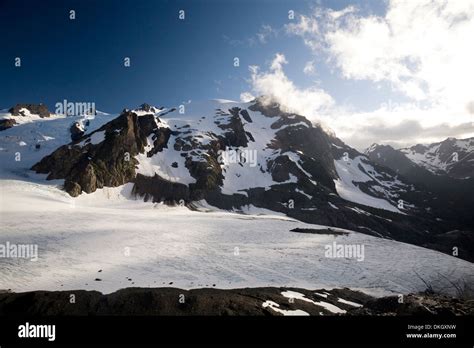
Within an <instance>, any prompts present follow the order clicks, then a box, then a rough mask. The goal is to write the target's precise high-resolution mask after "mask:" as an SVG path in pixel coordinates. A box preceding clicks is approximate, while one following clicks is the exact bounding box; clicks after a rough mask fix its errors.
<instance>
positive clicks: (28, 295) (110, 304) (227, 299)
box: [0, 279, 474, 317]
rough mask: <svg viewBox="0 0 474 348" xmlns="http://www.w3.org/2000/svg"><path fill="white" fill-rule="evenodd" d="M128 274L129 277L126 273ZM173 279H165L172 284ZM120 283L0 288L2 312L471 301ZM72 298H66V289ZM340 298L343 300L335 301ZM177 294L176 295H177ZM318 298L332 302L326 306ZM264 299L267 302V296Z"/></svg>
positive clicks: (197, 311) (227, 311)
mask: <svg viewBox="0 0 474 348" xmlns="http://www.w3.org/2000/svg"><path fill="white" fill-rule="evenodd" d="M129 280H131V279H129ZM172 283H173V282H169V284H172ZM212 286H213V288H204V289H192V290H183V289H178V288H126V289H122V290H118V291H116V292H113V293H111V294H107V295H103V294H101V293H99V292H97V291H84V290H74V291H73V292H72V291H51V292H49V291H35V292H24V293H11V292H0V315H2V316H9V317H11V316H16V317H19V316H30V317H37V316H52V315H59V316H63V315H68V316H76V315H99V316H101V315H132V316H136V315H145V316H148V315H172V316H180V315H219V316H221V315H225V316H227V315H232V316H240V315H252V316H255V315H265V316H274V315H276V316H280V315H282V314H281V313H279V312H278V311H276V310H274V309H273V308H272V306H264V303H266V301H272V302H275V303H277V304H278V305H279V307H277V308H278V309H281V310H285V311H295V310H300V311H304V312H306V313H308V314H310V315H325V316H334V315H420V314H421V315H473V314H474V303H473V301H467V300H461V299H456V298H451V297H447V296H440V295H427V294H410V295H406V296H404V301H403V303H399V302H398V297H383V298H374V297H372V296H369V295H366V294H364V293H362V292H359V291H353V290H350V289H347V288H346V289H333V290H325V289H319V290H307V289H300V288H272V287H267V288H245V289H229V290H222V289H215V288H214V286H215V284H213V285H212ZM285 291H295V292H298V293H300V294H302V295H304V297H305V298H306V299H307V300H310V301H312V302H308V301H304V300H301V299H298V298H293V299H290V298H288V297H285V296H284V295H283V294H282V293H284V292H285ZM71 293H74V295H75V298H76V302H75V304H74V305H73V306H71V304H70V294H71ZM341 299H342V300H344V301H349V302H350V303H347V302H341ZM181 300H182V301H181ZM321 301H324V302H325V303H329V304H331V305H333V306H336V307H337V308H338V309H339V310H338V312H339V313H334V312H332V311H329V310H328V309H327V308H326V307H325V306H324V304H319V303H320V302H321ZM267 303H268V302H267Z"/></svg>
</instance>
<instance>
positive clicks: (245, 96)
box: [240, 92, 255, 103]
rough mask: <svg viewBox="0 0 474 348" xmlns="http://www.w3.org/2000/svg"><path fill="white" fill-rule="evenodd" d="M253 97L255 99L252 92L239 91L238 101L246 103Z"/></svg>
mask: <svg viewBox="0 0 474 348" xmlns="http://www.w3.org/2000/svg"><path fill="white" fill-rule="evenodd" d="M254 99H255V96H254V95H253V94H252V93H249V92H244V93H240V101H241V102H242V103H248V102H250V101H252V100H254Z"/></svg>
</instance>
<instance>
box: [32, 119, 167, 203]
mask: <svg viewBox="0 0 474 348" xmlns="http://www.w3.org/2000/svg"><path fill="white" fill-rule="evenodd" d="M150 134H153V135H154V137H155V140H154V149H160V148H162V147H164V146H166V145H167V139H168V138H169V135H170V131H169V129H167V128H166V129H164V128H160V127H159V126H158V123H157V120H156V119H155V117H154V116H153V115H145V116H140V117H139V116H137V115H136V114H135V113H133V112H130V111H127V112H125V113H123V114H121V115H120V116H119V117H118V118H116V119H115V120H113V121H111V122H109V123H107V124H105V125H104V126H102V127H101V128H99V129H98V130H96V131H94V132H92V133H90V134H87V135H85V136H82V137H81V138H79V139H77V140H75V141H73V142H71V143H70V144H68V145H63V146H61V147H60V148H59V149H57V150H56V151H54V152H53V153H52V154H51V155H49V156H46V157H45V158H43V159H42V160H41V161H40V162H38V163H37V164H35V165H34V166H33V167H32V169H33V170H35V171H36V172H38V173H43V174H48V177H47V179H48V180H53V179H65V184H64V188H65V189H66V190H67V191H68V192H69V194H71V195H72V196H77V195H78V194H79V193H80V192H82V191H83V192H86V193H91V192H94V191H95V190H96V189H97V188H101V187H104V186H112V187H113V186H119V185H123V184H125V183H127V182H130V181H131V180H132V179H134V178H135V176H136V172H135V166H136V164H137V160H136V159H135V158H134V156H136V155H137V154H139V153H142V152H144V148H145V146H146V145H147V137H148V136H149V135H150ZM155 151H157V150H155Z"/></svg>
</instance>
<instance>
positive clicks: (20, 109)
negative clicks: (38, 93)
mask: <svg viewBox="0 0 474 348" xmlns="http://www.w3.org/2000/svg"><path fill="white" fill-rule="evenodd" d="M25 109H26V110H27V111H26V112H25ZM8 112H9V113H11V114H12V115H13V116H26V115H27V113H30V114H34V115H39V117H49V116H51V113H50V112H49V110H48V108H47V107H46V105H43V104H16V105H15V106H14V107H12V108H10V109H9V110H8Z"/></svg>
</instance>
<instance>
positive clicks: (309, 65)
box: [303, 60, 316, 75]
mask: <svg viewBox="0 0 474 348" xmlns="http://www.w3.org/2000/svg"><path fill="white" fill-rule="evenodd" d="M303 72H304V73H305V74H306V75H315V74H316V67H315V64H314V61H312V60H310V61H309V62H306V64H305V65H304V68H303Z"/></svg>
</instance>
